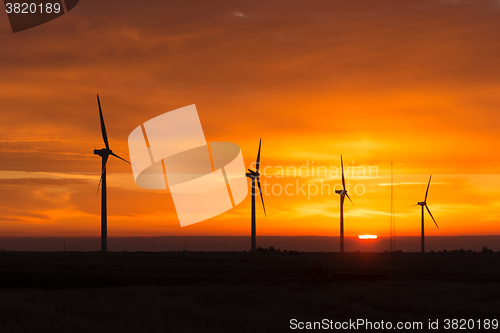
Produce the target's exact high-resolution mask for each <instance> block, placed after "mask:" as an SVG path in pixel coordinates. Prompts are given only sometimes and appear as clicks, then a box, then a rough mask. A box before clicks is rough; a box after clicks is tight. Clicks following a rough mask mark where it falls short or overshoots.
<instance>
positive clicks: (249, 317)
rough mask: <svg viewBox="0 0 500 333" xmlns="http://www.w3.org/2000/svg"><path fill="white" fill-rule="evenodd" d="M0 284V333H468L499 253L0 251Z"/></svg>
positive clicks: (499, 278)
mask: <svg viewBox="0 0 500 333" xmlns="http://www.w3.org/2000/svg"><path fill="white" fill-rule="evenodd" d="M311 267H314V269H312V270H311V269H310V268H311ZM306 272H309V273H306ZM0 288H1V290H0V332H176V333H177V332H289V331H292V330H290V320H291V319H293V318H295V319H297V320H299V321H321V320H322V319H325V318H328V319H331V320H334V321H344V320H349V319H351V320H356V319H368V320H371V321H372V322H375V321H377V322H379V321H381V320H384V321H385V322H386V321H391V322H392V323H393V325H396V323H397V322H398V321H412V322H413V321H415V322H422V323H423V325H424V329H423V330H418V331H421V332H422V331H426V329H425V328H426V327H427V323H428V320H429V319H431V320H433V321H435V320H436V319H439V322H440V328H441V329H440V330H437V331H449V330H444V326H443V325H444V319H447V318H448V319H453V318H457V319H474V320H476V324H475V327H476V330H467V331H469V332H470V331H477V325H478V324H477V320H482V319H497V320H498V319H500V253H426V254H424V255H422V254H418V253H345V254H339V253H301V254H300V255H290V254H288V253H258V254H250V253H242V252H227V253H221V252H218V253H216V252H212V253H208V252H205V253H203V252H168V253H107V254H101V253H79V252H45V253H44V252H6V251H3V252H0ZM498 330H500V329H497V331H498ZM295 331H298V330H295ZM379 331H380V330H379ZM410 331H417V330H410ZM462 331H463V330H462ZM489 331H495V330H492V329H490V330H489Z"/></svg>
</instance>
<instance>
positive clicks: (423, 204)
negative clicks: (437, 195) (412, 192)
mask: <svg viewBox="0 0 500 333" xmlns="http://www.w3.org/2000/svg"><path fill="white" fill-rule="evenodd" d="M426 204H427V203H426V202H425V201H423V202H417V205H418V206H422V207H423V206H425V205H426Z"/></svg>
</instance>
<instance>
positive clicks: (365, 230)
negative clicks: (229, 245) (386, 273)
mask: <svg viewBox="0 0 500 333" xmlns="http://www.w3.org/2000/svg"><path fill="white" fill-rule="evenodd" d="M499 16H500V3H498V2H495V1H480V2H475V1H465V0H462V1H461V0H457V1H445V0H435V1H414V2H406V1H405V2H402V1H377V2H369V1H356V2H345V1H342V2H340V1H327V0H325V1H308V2H305V1H290V0H287V1H257V2H235V1H229V0H228V1H194V2H165V1H149V2H147V3H145V2H140V1H122V2H120V4H119V5H111V4H109V3H107V2H102V1H101V2H100V1H83V2H81V3H80V4H79V5H78V7H76V8H75V9H74V10H72V11H71V12H70V13H68V14H67V15H64V16H63V17H61V18H58V19H57V20H54V21H53V22H50V23H47V24H44V25H42V26H39V27H37V28H34V29H30V30H27V31H24V32H20V33H16V34H13V33H12V32H11V30H10V26H9V22H8V19H7V16H6V15H4V16H2V15H0V36H1V37H0V38H1V40H2V44H1V48H0V66H1V67H0V68H1V76H0V119H1V121H0V198H1V200H0V233H1V234H2V235H3V236H97V235H99V232H100V197H99V196H97V195H96V191H97V185H98V182H99V177H100V171H101V170H100V166H101V161H100V159H99V158H98V157H96V156H94V155H93V149H100V148H102V147H103V146H104V144H103V142H102V138H101V134H100V127H99V126H100V125H99V114H98V108H97V102H96V97H95V96H96V94H97V93H99V95H100V97H101V103H102V108H103V113H104V118H105V120H106V126H107V131H108V136H109V141H110V144H111V146H112V147H113V148H112V149H113V151H114V152H115V153H117V154H118V155H120V156H122V157H124V158H128V147H127V138H128V135H129V133H130V132H131V131H132V130H133V129H134V128H136V127H137V126H139V125H140V124H142V123H144V122H145V121H147V120H149V119H151V118H153V117H156V116H158V115H160V114H162V113H165V112H167V111H170V110H174V109H177V108H180V107H183V106H187V105H191V104H196V107H197V109H198V113H199V116H200V120H201V123H202V125H203V130H204V133H205V136H206V139H207V141H212V142H213V141H228V142H234V143H236V144H238V145H239V146H240V147H241V149H242V152H243V156H244V159H245V163H246V165H247V167H250V166H251V164H252V163H254V161H255V159H256V155H257V149H258V142H259V139H260V138H262V157H261V163H262V164H261V167H262V168H264V167H266V166H269V168H268V169H267V171H266V172H265V174H264V175H263V177H262V178H261V181H262V182H263V185H264V184H265V186H267V193H266V194H267V195H266V196H265V201H266V209H267V217H264V215H263V212H262V210H261V207H260V206H258V209H257V218H258V221H257V230H258V235H286V236H294V235H297V236H300V235H321V236H333V235H338V233H339V230H338V229H339V228H338V224H339V204H340V203H339V196H338V195H336V194H334V193H333V190H332V191H331V192H330V193H323V194H321V193H318V194H315V195H311V192H308V193H309V195H308V193H305V194H302V193H301V192H300V193H295V190H296V187H297V186H299V187H300V186H301V185H304V188H305V189H308V188H312V189H314V188H315V187H314V186H321V185H322V184H323V185H324V184H330V185H331V188H332V189H333V186H334V185H335V184H340V177H339V174H338V173H337V174H321V175H315V176H310V177H301V176H300V175H295V176H293V175H288V176H285V175H283V174H279V173H278V171H279V168H280V167H283V168H285V169H286V168H287V167H296V168H300V167H304V169H303V170H306V169H305V166H309V167H308V168H307V170H309V171H311V170H312V166H313V165H314V167H318V166H324V167H326V168H327V169H328V170H331V169H330V168H339V167H340V155H341V154H342V155H343V157H344V163H345V165H346V167H350V168H351V169H350V171H351V172H350V173H349V172H348V173H347V174H346V179H347V180H348V181H349V182H350V184H351V186H352V190H349V193H350V195H351V198H352V200H353V202H354V205H351V203H350V202H346V204H345V225H346V235H349V236H355V235H358V234H374V235H382V236H383V235H388V234H389V221H390V220H389V218H390V182H391V178H390V176H391V175H390V168H391V162H393V163H394V195H395V199H394V201H395V214H396V215H395V219H396V225H397V226H396V228H397V234H398V235H407V236H416V235H419V234H420V208H419V207H410V206H411V205H414V204H416V203H417V202H418V201H421V200H423V198H424V195H425V189H426V185H427V181H428V179H429V175H430V174H432V175H433V178H432V183H431V187H430V192H429V198H428V203H429V207H430V209H431V210H432V213H433V215H434V217H435V218H436V221H437V223H438V224H439V227H440V229H439V230H438V229H437V228H435V227H434V226H433V225H432V221H431V220H430V218H429V219H428V220H426V234H427V235H430V236H433V235H435V236H437V235H439V236H451V235H497V234H499V233H500V223H499V220H500V199H499V198H500V176H499V175H498V172H499V170H500V153H499V152H498V149H497V147H499V146H500V134H499V133H498V124H499V123H500V113H499V110H500V97H499V94H498V91H499V89H500V65H499V62H498V54H499V52H500V43H499V42H498V31H499V29H500V20H499V19H498V18H499ZM370 167H372V168H374V169H373V170H376V171H377V172H376V173H375V172H374V173H373V174H372V175H369V174H368V172H367V173H366V174H364V175H362V174H361V175H360V174H357V173H355V174H354V175H353V173H352V170H361V169H363V168H365V169H366V170H368V168H370ZM353 168H356V169H353ZM107 172H108V233H109V236H162V235H248V234H249V232H250V200H251V198H250V196H248V197H247V198H246V199H245V200H244V202H243V203H241V204H240V205H238V206H237V207H236V208H234V209H232V210H230V211H228V212H226V213H224V214H222V215H219V216H217V217H214V218H212V219H210V220H207V221H203V222H200V223H197V224H194V225H191V226H188V227H184V228H181V227H180V226H179V222H178V220H177V216H176V213H175V207H174V204H173V202H172V199H171V196H170V194H169V193H168V192H167V191H160V190H158V191H156V190H145V189H141V188H139V187H138V186H137V185H136V184H135V182H134V178H133V175H132V171H131V169H130V166H129V165H127V164H125V163H121V162H119V161H117V160H110V162H109V163H108V168H107ZM249 184H250V183H249ZM275 184H278V185H280V186H281V188H284V187H285V186H286V185H287V184H293V186H290V187H289V189H290V191H293V192H294V194H293V195H286V194H283V193H282V194H280V195H274V194H273V193H272V186H273V185H275ZM356 185H359V187H358V189H359V191H358V193H359V195H358V193H355V192H354V187H355V186H356ZM249 186H250V185H249ZM317 188H318V189H319V188H320V187H317ZM275 189H277V187H275ZM361 189H363V193H362V194H361V193H360V192H361ZM351 193H352V194H351ZM258 200H260V199H258ZM426 219H427V217H426ZM427 223H428V224H427Z"/></svg>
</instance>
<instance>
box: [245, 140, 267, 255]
mask: <svg viewBox="0 0 500 333" xmlns="http://www.w3.org/2000/svg"><path fill="white" fill-rule="evenodd" d="M261 143H262V139H261V140H260V141H259V152H258V153H257V165H256V168H257V169H256V171H252V170H250V169H248V171H250V173H247V174H246V176H247V177H248V178H250V179H251V180H252V248H251V251H252V252H255V249H256V247H255V246H256V243H257V241H256V232H255V181H257V185H258V186H259V192H260V199H261V200H262V207H263V208H264V215H265V216H267V214H266V206H265V205H264V197H263V196H262V189H261V187H260V178H259V177H260V173H259V165H260V146H261Z"/></svg>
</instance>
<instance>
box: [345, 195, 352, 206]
mask: <svg viewBox="0 0 500 333" xmlns="http://www.w3.org/2000/svg"><path fill="white" fill-rule="evenodd" d="M345 195H347V199H349V201H350V202H351V203H352V205H353V206H354V202H352V200H351V197H350V196H349V194H347V193H346V194H345Z"/></svg>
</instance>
